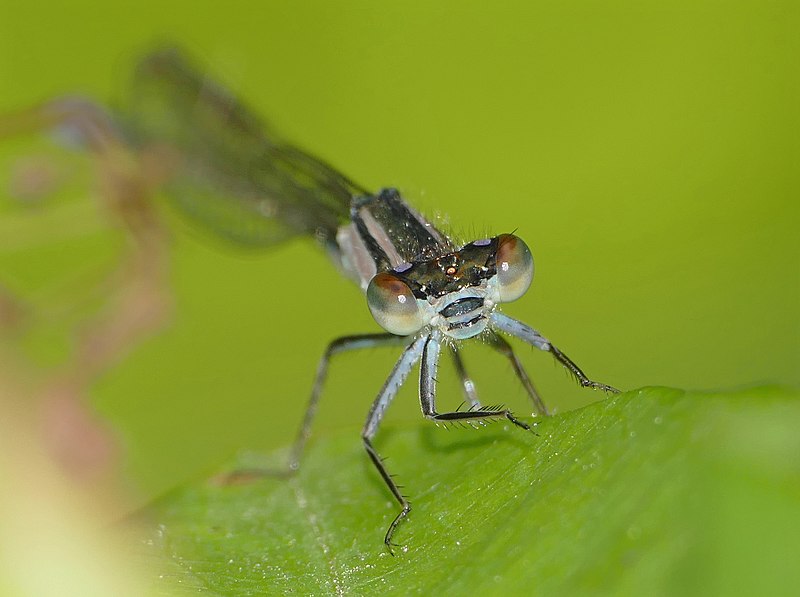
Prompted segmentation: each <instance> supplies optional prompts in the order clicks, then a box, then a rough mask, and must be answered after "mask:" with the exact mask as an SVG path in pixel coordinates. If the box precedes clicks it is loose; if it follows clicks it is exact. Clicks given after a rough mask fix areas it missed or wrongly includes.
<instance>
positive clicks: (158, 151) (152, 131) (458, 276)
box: [64, 50, 617, 552]
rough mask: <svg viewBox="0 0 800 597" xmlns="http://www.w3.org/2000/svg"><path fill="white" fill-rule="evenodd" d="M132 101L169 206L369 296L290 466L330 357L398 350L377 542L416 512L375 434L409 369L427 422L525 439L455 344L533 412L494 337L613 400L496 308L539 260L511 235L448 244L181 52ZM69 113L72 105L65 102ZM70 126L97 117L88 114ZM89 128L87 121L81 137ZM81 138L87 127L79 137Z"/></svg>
mask: <svg viewBox="0 0 800 597" xmlns="http://www.w3.org/2000/svg"><path fill="white" fill-rule="evenodd" d="M134 83H135V84H134V88H133V102H132V106H131V110H130V113H129V114H128V115H127V116H126V120H125V121H123V122H122V123H121V124H120V132H119V134H120V135H124V136H125V138H126V139H128V141H129V142H131V143H133V144H135V145H136V146H137V147H139V148H140V151H141V152H144V153H146V154H148V155H150V156H153V155H156V156H158V160H157V161H158V162H159V163H161V164H162V166H163V168H164V171H165V172H167V173H168V174H167V176H166V177H167V180H168V183H167V187H168V190H169V191H170V194H171V196H172V197H174V199H175V200H176V202H177V204H178V205H179V206H180V207H181V208H182V209H183V210H184V211H185V212H187V213H188V214H189V215H190V216H192V217H194V218H195V219H197V220H199V221H201V222H202V223H204V224H206V225H207V226H209V227H211V228H212V229H213V230H214V231H215V232H216V233H218V234H221V235H222V236H224V237H227V238H229V239H231V240H234V241H236V242H239V243H243V244H248V245H270V244H274V243H276V242H279V241H281V240H284V239H287V238H289V237H292V236H295V235H301V234H307V235H313V236H315V237H316V238H317V240H318V241H319V242H320V243H321V244H322V245H323V246H324V247H325V248H326V249H327V251H328V253H329V255H330V256H331V258H332V260H333V261H334V263H335V264H336V265H337V266H338V267H339V268H340V270H341V271H342V272H343V273H345V274H346V275H347V276H349V277H350V278H352V279H353V280H354V281H355V282H356V283H357V284H358V285H359V287H360V288H361V290H362V291H364V293H365V294H366V299H367V306H368V307H369V309H370V312H371V313H372V315H373V317H374V318H375V321H376V322H377V323H378V324H379V325H380V326H381V327H382V328H383V329H384V330H385V331H384V332H383V333H378V334H363V335H355V336H346V337H343V338H339V339H336V340H334V341H333V342H331V343H330V344H329V345H328V348H327V350H326V351H325V353H324V355H323V357H322V359H321V361H320V363H319V367H318V369H317V373H316V377H315V380H314V385H313V389H312V392H311V397H310V400H309V402H308V406H307V410H306V414H305V417H304V419H303V422H302V424H301V427H300V430H299V432H298V435H297V439H296V441H295V443H294V445H293V448H292V450H291V453H290V459H289V463H288V467H289V469H290V470H292V471H294V470H297V469H298V468H299V463H300V459H301V455H302V453H303V449H304V447H305V445H306V442H307V440H308V439H309V435H310V428H311V423H312V420H313V418H314V414H315V412H316V410H317V405H318V401H319V399H320V396H321V393H322V386H323V382H324V380H325V377H326V374H327V370H328V363H329V361H330V359H331V357H332V356H333V355H335V354H339V353H343V352H347V351H353V350H358V349H362V348H368V347H375V346H384V345H397V346H399V347H402V349H403V350H402V354H401V356H400V358H399V359H398V360H397V362H396V364H395V365H394V368H393V369H392V371H391V373H390V374H389V377H388V378H387V379H386V381H385V383H384V384H383V387H382V388H381V390H380V391H379V392H378V395H377V397H376V398H375V399H374V401H373V403H372V407H371V408H370V409H369V413H368V415H367V420H366V423H365V425H364V428H363V430H362V433H361V438H362V441H363V443H364V447H365V448H366V451H367V454H368V456H369V458H370V460H371V461H372V463H373V464H374V466H375V468H376V469H377V471H378V473H379V474H380V476H381V478H382V479H383V481H384V482H385V484H386V486H387V487H388V488H389V490H390V491H391V493H392V495H393V496H394V498H395V499H396V500H397V502H398V503H399V505H400V512H399V513H398V514H397V516H396V517H395V518H394V520H393V521H392V523H391V524H390V525H389V528H388V530H387V531H386V534H385V536H384V542H385V543H386V545H387V546H388V548H389V550H390V552H391V551H392V546H393V545H394V544H393V543H392V536H393V534H394V532H395V529H396V528H397V526H398V524H400V522H401V521H402V520H403V519H404V518H405V517H406V516H407V515H408V513H409V511H410V510H411V505H410V503H409V501H408V500H407V499H406V498H405V497H404V496H403V494H402V493H401V492H400V488H399V487H398V485H397V483H396V482H395V481H394V479H393V477H392V475H390V473H389V471H388V470H387V468H386V465H385V464H384V462H383V460H382V458H381V457H380V456H379V454H378V453H377V451H376V450H375V447H374V445H373V439H374V438H375V435H376V433H377V431H378V428H379V425H380V423H381V420H382V419H383V416H384V414H385V412H386V409H387V408H388V407H389V404H390V403H391V402H392V399H393V398H394V397H395V394H396V393H397V391H398V389H399V387H400V386H401V384H402V383H403V382H404V381H405V379H406V378H407V377H408V375H409V374H410V372H411V370H412V369H413V368H414V366H415V365H417V363H419V366H420V377H419V399H420V405H421V407H422V413H423V415H424V416H425V417H426V418H428V419H430V420H432V421H434V422H442V423H448V422H466V423H469V424H474V425H477V424H483V423H485V422H487V421H489V420H498V419H506V420H508V421H510V422H511V423H513V424H514V425H515V426H516V427H519V428H521V429H523V430H526V431H530V429H531V427H530V425H529V424H528V423H526V422H524V421H522V420H520V419H518V418H517V417H516V416H515V415H514V414H513V413H512V412H511V411H510V410H509V409H507V408H504V407H496V406H484V405H482V404H481V402H480V401H479V400H478V397H477V393H476V392H475V388H474V384H473V382H472V380H471V378H470V377H469V376H468V374H467V372H466V370H465V367H464V363H463V361H462V359H461V357H460V354H459V349H460V346H461V344H462V343H463V342H464V341H466V340H468V339H470V338H478V337H480V338H481V339H482V340H483V341H484V342H485V343H487V344H488V345H489V346H491V347H492V348H494V349H495V350H497V351H498V352H500V353H501V354H502V355H504V356H505V357H506V358H507V359H509V361H510V362H511V365H512V367H513V370H514V372H515V374H516V376H517V377H518V378H519V380H520V382H521V383H522V385H523V387H524V388H525V390H526V392H527V394H528V395H529V397H530V399H531V401H532V403H533V407H534V409H535V411H536V412H537V413H538V414H539V415H547V409H546V407H545V405H544V403H543V402H542V400H541V398H540V397H539V395H538V394H537V392H536V390H535V388H534V386H533V384H532V383H531V381H530V379H529V377H528V375H527V374H526V373H525V370H524V369H523V367H522V364H521V362H520V361H519V359H518V358H517V356H516V354H515V353H514V351H513V350H512V348H511V346H510V344H509V343H508V342H507V341H506V340H505V338H504V337H503V335H502V334H507V335H510V336H514V337H516V338H519V339H520V340H522V341H523V342H526V343H528V344H530V345H532V346H535V347H536V348H538V349H540V350H543V351H546V352H549V353H550V354H551V355H553V357H555V359H556V360H557V361H558V362H560V363H561V364H562V365H563V366H564V367H566V369H567V370H568V371H569V372H570V373H571V374H572V375H573V376H574V377H575V378H576V379H577V380H578V382H579V383H580V384H581V385H582V386H584V387H589V388H594V389H600V390H604V391H607V392H617V390H616V389H614V388H612V387H611V386H608V385H605V384H602V383H598V382H595V381H592V380H591V379H589V378H588V377H587V376H586V375H585V374H584V373H583V371H581V369H580V368H579V367H578V366H577V365H576V364H575V363H573V362H572V361H571V360H570V359H569V358H568V357H567V356H566V355H565V354H564V353H563V352H561V351H560V350H559V349H558V348H556V347H555V346H554V345H553V344H552V343H551V342H550V341H549V340H547V339H546V338H545V337H544V336H542V335H541V334H539V332H537V331H536V330H534V329H533V328H531V327H529V326H527V325H526V324H524V323H522V322H520V321H517V320H515V319H512V318H511V317H509V316H507V315H504V314H503V313H502V312H501V311H500V309H499V305H500V304H502V303H507V302H511V301H514V300H516V299H518V298H520V297H521V296H522V295H523V294H524V293H525V292H526V290H527V289H528V287H529V285H530V283H531V281H532V279H533V272H534V266H533V258H532V256H531V252H530V250H529V249H528V247H527V245H526V244H525V243H524V242H523V241H522V240H521V239H520V238H518V237H517V236H515V235H513V234H500V235H498V236H494V237H491V238H481V239H478V240H474V241H472V242H468V243H466V244H461V243H456V242H455V241H453V240H452V239H451V238H449V237H448V236H447V235H446V234H444V233H443V232H442V231H440V230H438V229H437V228H436V227H435V226H434V225H433V224H432V223H431V222H430V221H428V220H427V219H425V218H424V217H423V216H422V215H420V214H419V213H418V212H417V211H416V210H415V209H414V208H412V207H411V206H410V205H409V204H408V203H406V202H405V201H404V199H403V198H402V196H401V195H400V193H399V192H398V191H397V190H395V189H383V190H381V191H379V192H377V193H371V192H369V191H368V190H367V189H365V188H363V187H361V186H359V185H358V184H356V183H354V182H353V181H351V180H350V179H348V178H346V177H345V176H343V175H342V174H340V173H339V172H337V171H336V170H334V169H333V168H332V167H330V166H329V165H328V164H326V163H324V162H323V161H321V160H319V159H317V158H315V157H312V156H311V155H310V154H308V153H306V152H304V151H301V150H300V149H298V148H296V147H294V146H292V145H290V144H287V143H285V142H283V141H281V140H280V139H279V137H278V136H276V135H275V134H274V133H273V132H272V131H270V130H269V129H268V127H267V126H266V125H265V124H264V123H263V122H261V121H260V120H259V119H258V118H257V117H256V116H254V115H253V113H252V112H251V111H250V110H249V109H247V108H246V107H245V106H244V105H243V104H242V103H241V102H240V101H238V100H237V99H236V98H235V97H234V96H233V95H232V94H231V93H229V92H228V91H227V90H226V89H225V88H223V87H222V86H220V85H218V84H217V83H215V82H213V81H211V80H209V79H207V78H206V77H204V76H203V75H202V74H201V73H199V72H198V71H196V70H195V69H194V68H193V67H192V66H191V65H190V64H189V63H187V61H186V60H185V59H184V58H183V57H182V56H181V55H180V54H179V53H178V52H176V51H175V50H165V51H160V52H158V53H155V54H153V55H150V56H149V57H147V58H146V59H145V60H143V61H142V63H141V64H140V66H139V68H138V70H137V74H136V77H135V80H134ZM73 107H74V106H73ZM73 111H74V112H76V113H80V114H81V115H82V116H81V118H73V117H71V118H67V119H64V123H65V124H69V123H70V122H73V123H75V122H81V121H82V122H83V123H84V125H83V128H84V129H86V123H89V124H90V125H91V123H92V122H95V121H97V122H100V121H101V120H102V119H101V118H98V117H92V116H91V109H89V108H87V107H86V106H84V107H83V108H80V109H77V110H73ZM86 130H87V131H88V133H92V132H93V131H92V129H91V127H89V128H88V129H86ZM82 134H83V135H86V134H87V133H86V132H83V133H82ZM443 351H446V352H450V354H451V355H452V358H453V360H454V364H455V368H456V371H457V373H458V376H459V378H460V381H461V385H462V390H463V392H464V395H465V398H466V402H468V403H469V407H468V408H467V409H465V410H457V411H455V412H439V411H438V410H437V407H436V372H437V367H438V365H439V359H440V355H441V354H442V352H443Z"/></svg>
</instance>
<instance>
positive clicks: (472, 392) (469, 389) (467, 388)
mask: <svg viewBox="0 0 800 597" xmlns="http://www.w3.org/2000/svg"><path fill="white" fill-rule="evenodd" d="M450 355H451V356H452V357H453V365H454V366H455V368H456V374H457V375H458V379H459V380H461V391H462V392H463V393H464V397H465V398H466V399H467V400H466V401H467V402H469V406H470V409H471V410H479V409H480V408H481V402H480V400H479V399H478V391H477V389H476V388H475V382H474V381H472V378H471V377H470V376H469V374H468V373H467V369H466V367H464V360H463V359H462V358H461V353H460V352H459V350H458V348H456V347H455V346H453V347H451V350H450Z"/></svg>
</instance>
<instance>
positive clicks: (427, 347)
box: [363, 331, 531, 555]
mask: <svg viewBox="0 0 800 597" xmlns="http://www.w3.org/2000/svg"><path fill="white" fill-rule="evenodd" d="M440 336H441V335H440V334H439V333H438V332H436V331H434V332H433V333H432V334H431V335H430V336H429V337H428V338H421V339H418V340H417V341H416V342H415V343H414V344H412V345H411V346H410V347H409V348H408V349H406V352H407V353H409V352H410V351H412V350H414V351H415V354H414V355H413V359H414V361H413V362H416V360H417V359H419V358H420V356H421V365H420V373H419V378H420V381H419V399H420V406H421V407H422V414H423V415H425V417H427V418H428V419H431V420H433V421H445V422H446V421H484V420H487V419H495V420H496V419H500V418H506V419H508V420H509V421H511V422H512V423H513V424H514V425H516V426H518V427H521V428H522V429H525V430H527V431H530V430H531V428H530V426H529V425H528V424H527V423H525V422H523V421H520V420H519V419H517V418H516V417H515V416H514V415H513V414H512V413H511V411H509V410H507V409H499V408H495V407H484V408H482V409H481V410H472V411H456V412H447V413H438V412H436V369H437V366H438V363H439V353H440V350H441V342H440ZM421 343H424V345H423V344H421ZM420 350H421V355H420V353H419V351H420ZM403 358H405V355H404V357H403ZM401 362H402V359H401V361H400V362H398V366H399V365H400V364H401ZM413 362H412V361H410V359H409V365H408V367H410V366H411V364H413ZM398 366H395V370H394V371H393V372H392V377H390V378H389V380H387V383H386V385H385V386H384V389H383V390H382V391H381V394H380V395H379V396H378V399H377V400H376V401H375V404H374V405H373V407H372V410H371V411H370V416H369V418H368V419H367V427H365V429H364V436H363V437H364V443H365V445H366V448H367V453H368V454H369V456H370V458H371V459H372V462H373V463H374V464H375V466H376V468H377V469H378V471H379V472H380V474H381V476H382V477H383V480H384V482H385V483H386V485H388V486H389V489H390V490H391V492H392V494H393V495H394V497H395V499H396V500H397V501H398V502H399V503H400V506H401V507H402V509H401V510H400V513H399V514H398V515H397V516H396V517H395V519H394V520H393V521H392V523H391V524H390V525H389V528H388V529H387V530H386V536H385V537H384V543H386V546H387V547H388V548H389V553H391V554H392V555H394V552H393V550H392V547H394V546H395V544H394V543H393V542H392V536H393V535H394V532H395V530H396V529H397V527H398V525H399V524H400V523H401V522H402V521H403V520H404V519H405V518H406V516H408V513H409V512H410V511H411V504H410V503H409V501H408V498H406V497H405V496H404V495H402V494H401V493H400V488H399V486H398V485H397V483H395V481H394V479H393V478H392V476H391V475H390V474H389V472H388V471H387V470H386V467H385V466H384V464H383V461H382V460H381V458H380V456H379V455H378V453H377V452H376V451H375V449H374V448H373V447H372V443H371V442H370V441H369V440H370V439H371V438H372V435H374V432H375V429H376V427H377V423H378V422H379V421H380V418H381V417H382V416H383V409H384V408H385V405H386V404H388V401H389V400H390V399H391V398H392V397H393V396H394V392H395V391H396V390H392V391H391V393H387V388H390V387H391V384H392V383H393V378H394V377H395V376H396V374H397V370H398ZM403 373H404V374H403V377H405V375H406V374H407V373H408V371H407V370H405V371H404V372H403ZM398 385H399V384H398Z"/></svg>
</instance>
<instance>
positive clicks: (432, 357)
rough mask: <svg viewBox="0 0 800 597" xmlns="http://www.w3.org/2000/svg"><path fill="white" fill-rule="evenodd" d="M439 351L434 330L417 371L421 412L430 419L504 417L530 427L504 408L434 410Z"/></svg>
mask: <svg viewBox="0 0 800 597" xmlns="http://www.w3.org/2000/svg"><path fill="white" fill-rule="evenodd" d="M440 351H441V342H440V334H439V333H437V332H434V333H433V334H431V336H430V337H429V338H428V340H427V342H426V343H425V349H424V350H423V353H422V361H421V365H420V371H419V401H420V406H421V407H422V414H423V415H424V416H425V417H426V418H428V419H430V420H432V421H444V422H447V421H464V422H469V421H484V420H487V419H501V418H506V419H508V420H509V421H511V422H512V423H514V425H516V426H518V427H522V428H523V429H525V430H527V431H530V430H531V427H530V425H528V424H527V423H525V422H524V421H520V420H519V419H517V417H515V416H514V415H513V413H512V412H511V411H510V410H508V409H505V408H498V407H483V408H482V409H481V410H473V411H455V412H446V413H439V412H437V411H436V370H437V368H438V365H439V353H440Z"/></svg>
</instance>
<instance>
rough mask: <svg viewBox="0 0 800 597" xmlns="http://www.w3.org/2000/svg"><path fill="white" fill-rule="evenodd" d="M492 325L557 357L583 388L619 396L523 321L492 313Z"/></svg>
mask: <svg viewBox="0 0 800 597" xmlns="http://www.w3.org/2000/svg"><path fill="white" fill-rule="evenodd" d="M492 324H493V326H494V328H496V329H498V330H500V331H501V332H505V333H507V334H510V335H512V336H514V337H516V338H519V339H520V340H522V341H524V342H527V343H528V344H530V345H532V346H535V347H536V348H538V349H540V350H544V351H547V352H549V353H550V354H552V355H553V357H555V359H556V360H557V361H558V362H559V363H561V364H562V365H564V367H566V369H567V371H569V372H570V373H571V374H572V375H573V377H575V379H577V380H578V383H579V384H581V386H582V387H584V388H592V389H594V390H603V391H604V392H611V393H612V394H619V390H618V389H616V388H614V387H612V386H609V385H606V384H604V383H600V382H598V381H593V380H591V379H589V378H588V377H587V376H586V374H585V373H584V372H583V371H581V369H580V367H578V366H577V365H576V364H575V363H573V362H572V360H571V359H570V358H569V357H568V356H567V355H565V354H564V353H563V352H561V351H560V350H559V349H558V348H556V347H555V346H553V344H551V343H550V341H549V340H548V339H547V338H545V337H544V336H542V335H541V334H540V333H539V332H537V331H536V330H534V329H533V328H532V327H530V326H528V325H525V324H524V323H522V322H521V321H517V320H516V319H513V318H511V317H509V316H508V315H503V314H502V313H500V312H498V311H495V312H494V313H492Z"/></svg>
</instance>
